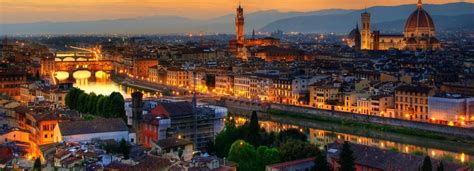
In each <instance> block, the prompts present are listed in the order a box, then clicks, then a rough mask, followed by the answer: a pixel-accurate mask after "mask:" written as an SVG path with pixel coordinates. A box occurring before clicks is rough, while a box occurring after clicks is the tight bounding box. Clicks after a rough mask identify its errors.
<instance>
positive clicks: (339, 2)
mask: <svg viewBox="0 0 474 171" xmlns="http://www.w3.org/2000/svg"><path fill="white" fill-rule="evenodd" d="M350 1H352V0H336V1H331V2H329V1H327V0H316V1H314V0H297V1H296V2H293V3H292V4H291V5H288V4H287V1H284V0H276V1H269V0H263V1H257V0H247V1H241V3H242V6H243V7H244V8H245V9H246V11H245V12H246V13H247V14H248V13H252V12H257V11H266V10H278V11H281V12H293V11H295V12H310V11H317V10H324V9H363V8H365V7H366V6H367V7H372V6H396V5H404V4H415V3H416V0H402V1H399V0H388V1H386V0H384V1H382V0H368V1H366V2H364V1H361V3H350ZM453 2H471V3H472V2H474V0H464V1H460V0H447V1H446V0H424V2H423V3H425V4H446V3H453ZM238 3H239V1H235V0H225V1H209V0H206V1H204V2H203V1H199V2H198V1H192V0H178V1H170V0H158V1H154V0H143V1H140V2H139V3H137V2H136V1H130V0H104V1H96V0H85V1H80V2H66V1H50V0H48V1H41V2H38V1H32V0H19V1H14V2H13V1H8V0H0V7H1V8H2V10H1V12H0V14H1V15H0V24H15V23H34V22H43V21H50V22H65V21H95V20H107V19H122V18H135V17H144V16H180V17H186V18H192V19H203V20H207V19H212V18H216V17H220V16H224V15H229V14H231V13H229V11H233V10H234V9H235V7H236V6H237V5H238ZM117 9H120V10H117Z"/></svg>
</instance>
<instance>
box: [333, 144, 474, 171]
mask: <svg viewBox="0 0 474 171" xmlns="http://www.w3.org/2000/svg"><path fill="white" fill-rule="evenodd" d="M350 146H351V150H352V151H353V152H354V157H355V163H356V164H357V165H363V166H368V167H372V168H377V169H382V170H418V167H419V166H421V164H422V163H423V160H424V157H423V156H416V155H412V154H406V153H400V152H395V151H390V150H385V149H380V148H376V147H370V146H366V145H360V144H354V143H350ZM328 149H329V150H328V154H327V156H328V157H329V158H332V159H334V160H335V161H337V160H339V153H340V151H341V149H342V142H335V143H332V144H330V145H328ZM431 162H432V166H437V165H438V164H439V163H440V160H438V159H433V158H432V159H431ZM443 164H444V168H445V170H463V169H464V168H466V167H467V166H462V165H459V164H456V163H453V162H449V161H443Z"/></svg>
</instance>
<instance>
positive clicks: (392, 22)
mask: <svg viewBox="0 0 474 171" xmlns="http://www.w3.org/2000/svg"><path fill="white" fill-rule="evenodd" d="M415 8H416V6H415V5H401V6H390V7H388V6H377V7H371V8H369V9H368V11H369V12H371V13H372V21H373V23H374V27H375V28H380V29H381V30H382V29H383V28H386V29H390V31H398V30H399V29H400V28H402V27H403V25H404V20H405V19H406V18H407V17H408V15H410V13H411V12H413V10H414V9H415ZM425 9H426V10H427V11H428V12H430V14H431V15H432V16H433V17H434V19H435V24H436V25H437V26H438V27H439V28H441V29H456V28H465V27H472V24H469V22H470V23H472V18H473V17H472V16H469V15H470V14H474V10H473V9H474V4H473V3H450V4H443V5H425ZM361 12H363V10H343V9H327V10H319V11H312V12H279V11H277V10H267V11H258V12H254V13H246V15H245V19H246V21H245V24H246V25H245V31H246V33H247V34H250V33H251V31H252V29H253V28H255V30H257V31H274V30H277V29H281V30H283V31H298V32H349V31H350V30H351V29H352V28H353V27H355V24H356V23H357V22H358V21H359V20H360V13H361ZM447 16H452V17H447ZM234 17H235V16H234V14H229V15H224V16H221V17H217V18H213V19H209V20H196V19H189V18H184V17H178V16H150V17H138V18H130V19H116V20H98V21H77V22H37V23H25V24H4V25H0V35H3V34H124V33H125V34H127V33H135V34H171V33H189V32H192V33H196V32H205V33H217V32H218V33H234V32H235V26H234ZM438 20H439V21H438ZM400 23H402V24H400ZM448 25H449V26H448ZM388 26H390V27H388ZM382 31H384V30H382Z"/></svg>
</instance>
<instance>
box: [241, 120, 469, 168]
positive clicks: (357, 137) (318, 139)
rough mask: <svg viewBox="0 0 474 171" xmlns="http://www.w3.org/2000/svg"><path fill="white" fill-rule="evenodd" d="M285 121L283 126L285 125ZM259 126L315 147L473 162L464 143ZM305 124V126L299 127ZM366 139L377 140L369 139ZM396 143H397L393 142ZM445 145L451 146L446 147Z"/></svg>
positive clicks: (280, 123)
mask: <svg viewBox="0 0 474 171" xmlns="http://www.w3.org/2000/svg"><path fill="white" fill-rule="evenodd" d="M234 119H235V122H236V125H243V124H244V123H246V122H248V121H249V119H248V118H246V117H242V116H236V117H235V118H234ZM285 121H286V123H284V122H285ZM289 122H296V123H300V125H294V124H288V123H289ZM259 124H260V127H262V128H263V129H265V130H266V131H268V132H280V131H282V130H286V129H290V128H294V129H298V130H300V132H303V133H304V134H306V135H307V136H308V141H310V142H311V143H313V144H316V145H318V146H319V147H323V146H324V145H327V144H329V143H332V142H334V141H335V140H344V141H349V142H352V143H357V144H363V145H369V146H374V147H378V148H382V149H388V150H394V151H399V152H403V153H409V154H417V155H429V156H430V157H433V158H441V159H447V160H452V161H456V162H460V163H468V162H471V163H472V162H474V158H473V157H472V156H473V155H474V149H473V148H472V147H471V146H470V145H468V144H463V143H456V142H447V141H442V140H432V139H426V138H420V137H410V136H407V135H399V134H390V133H382V132H377V131H370V132H368V133H367V132H362V131H356V130H355V129H353V128H349V129H347V128H342V127H340V126H337V125H331V124H328V123H319V122H318V123H315V124H308V123H307V122H304V121H301V120H298V119H295V118H280V119H278V121H270V120H260V122H259ZM305 124H306V125H307V126H302V125H305ZM309 125H313V126H314V125H316V126H322V125H329V126H328V127H327V128H332V130H331V131H329V130H325V129H321V128H316V127H311V126H309ZM348 130H349V131H348ZM341 131H348V132H351V131H352V132H354V134H350V133H341ZM356 133H357V134H356ZM369 135H370V136H374V137H377V138H371V137H369ZM389 139H392V140H389ZM395 139H396V140H398V141H395ZM408 142H410V143H408ZM447 144H450V145H449V146H448V145H447Z"/></svg>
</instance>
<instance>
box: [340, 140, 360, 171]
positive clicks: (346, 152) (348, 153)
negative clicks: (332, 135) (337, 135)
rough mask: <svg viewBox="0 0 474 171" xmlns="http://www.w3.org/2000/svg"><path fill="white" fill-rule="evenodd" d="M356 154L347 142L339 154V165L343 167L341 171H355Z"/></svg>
mask: <svg viewBox="0 0 474 171" xmlns="http://www.w3.org/2000/svg"><path fill="white" fill-rule="evenodd" d="M353 153H354V152H353V151H352V150H351V146H350V145H349V142H347V141H345V142H344V144H342V150H341V153H340V154H339V164H340V165H341V168H340V169H339V170H340V171H355V170H356V168H355V158H354V154H353Z"/></svg>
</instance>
